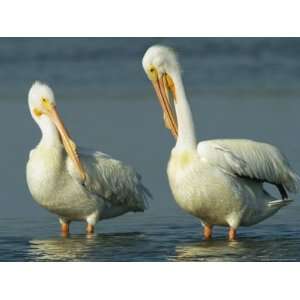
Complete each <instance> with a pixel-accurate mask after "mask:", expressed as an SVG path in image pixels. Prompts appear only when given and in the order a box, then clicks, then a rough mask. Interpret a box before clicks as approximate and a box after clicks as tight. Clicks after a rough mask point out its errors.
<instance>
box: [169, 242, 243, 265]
mask: <svg viewBox="0 0 300 300" xmlns="http://www.w3.org/2000/svg"><path fill="white" fill-rule="evenodd" d="M242 244H243V243H241V242H239V241H234V242H227V241H209V242H206V241H204V242H200V243H195V244H188V245H180V246H177V247H176V255H175V257H173V258H171V259H170V260H175V261H229V260H230V261H232V260H234V259H233V258H234V256H236V257H242V256H243V253H244V252H245V248H244V247H242Z"/></svg>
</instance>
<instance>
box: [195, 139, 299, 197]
mask: <svg viewBox="0 0 300 300" xmlns="http://www.w3.org/2000/svg"><path fill="white" fill-rule="evenodd" d="M197 150H198V153H199V155H200V157H201V158H204V159H206V160H207V161H209V163H211V164H213V165H215V166H217V167H218V168H220V169H222V170H223V171H224V172H226V173H229V174H231V175H234V176H241V177H248V178H250V179H255V180H259V181H266V182H269V183H273V184H276V185H283V186H284V187H285V188H286V189H287V190H288V191H290V192H297V190H298V186H299V180H300V178H299V176H298V175H297V174H296V173H294V171H293V170H292V169H291V167H290V165H289V163H288V161H287V159H286V158H285V157H284V155H283V154H282V153H281V152H280V151H279V150H278V149H277V148H276V147H274V146H272V145H269V144H265V143H259V142H255V141H251V140H238V139H236V140H234V139H232V140H230V139H228V140H210V141H204V142H201V143H199V144H198V147H197Z"/></svg>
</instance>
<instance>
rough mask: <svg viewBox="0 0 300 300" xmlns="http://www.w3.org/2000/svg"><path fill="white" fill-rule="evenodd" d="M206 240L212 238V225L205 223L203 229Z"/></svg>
mask: <svg viewBox="0 0 300 300" xmlns="http://www.w3.org/2000/svg"><path fill="white" fill-rule="evenodd" d="M203 235H204V240H206V241H209V240H211V238H212V225H208V224H205V225H204V229H203Z"/></svg>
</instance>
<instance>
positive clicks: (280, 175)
mask: <svg viewBox="0 0 300 300" xmlns="http://www.w3.org/2000/svg"><path fill="white" fill-rule="evenodd" d="M142 63H143V68H144V70H145V72H146V74H147V76H148V78H149V79H150V81H151V82H152V83H153V86H154V89H155V91H156V93H157V96H158V99H159V101H160V104H161V106H162V109H163V114H164V120H165V125H166V127H167V128H169V129H170V130H171V132H172V134H173V136H174V137H175V139H176V145H175V147H174V148H173V149H172V151H171V156H170V160H169V163H168V167H167V174H168V179H169V184H170V187H171V190H172V193H173V196H174V198H175V201H176V202H177V204H178V205H179V206H180V207H181V208H182V209H183V210H185V211H186V212H188V213H190V214H192V215H193V216H195V217H197V218H199V219H200V220H201V221H202V225H203V226H204V238H205V239H211V237H212V227H213V225H219V226H228V227H229V231H228V237H229V240H235V239H236V230H237V228H238V227H239V226H249V225H253V224H256V223H258V222H260V221H262V220H264V219H266V218H268V217H270V216H271V215H273V214H274V213H275V212H277V211H278V210H279V209H280V208H282V207H283V206H285V205H287V204H289V203H290V202H291V200H290V199H287V198H288V195H287V192H286V190H287V191H290V192H297V188H298V183H299V177H298V175H296V174H295V173H294V171H293V170H292V169H291V167H290V166H289V163H288V161H287V160H286V158H285V157H284V156H283V154H282V153H281V152H280V151H279V150H278V149H277V148H275V147H274V146H272V145H269V144H265V143H259V142H255V141H251V140H245V139H244V140H239V139H222V140H209V141H203V142H200V143H198V144H197V143H196V137H195V129H194V124H193V119H192V113H191V109H190V107H189V104H188V101H187V98H186V94H185V90H184V86H183V82H182V78H181V74H180V66H179V62H178V60H177V57H176V55H175V53H174V52H173V50H172V49H170V48H167V47H164V46H160V45H155V46H152V47H150V48H149V49H148V50H147V51H146V53H145V55H144V57H143V62H142ZM172 103H174V108H173V107H172V106H171V104H172ZM174 109H175V111H174ZM264 182H267V183H270V184H273V185H276V186H277V188H278V189H279V191H280V194H281V196H282V199H280V200H276V199H275V198H273V197H272V196H271V195H270V194H269V193H268V192H267V191H266V190H265V189H264V188H263V183H264Z"/></svg>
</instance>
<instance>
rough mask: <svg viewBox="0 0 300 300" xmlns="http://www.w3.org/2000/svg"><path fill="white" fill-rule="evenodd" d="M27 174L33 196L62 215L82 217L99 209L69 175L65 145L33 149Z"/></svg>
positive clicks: (73, 217) (41, 203)
mask: <svg viewBox="0 0 300 300" xmlns="http://www.w3.org/2000/svg"><path fill="white" fill-rule="evenodd" d="M26 176H27V183H28V187H29V190H30V192H31V194H32V196H33V198H34V199H35V200H36V201H37V202H38V203H39V204H40V205H41V206H43V207H45V208H47V209H48V210H50V211H52V212H54V213H56V214H58V215H60V216H65V217H70V218H72V219H81V218H84V216H86V215H89V214H90V213H92V212H93V211H94V210H95V208H96V202H95V201H94V200H93V199H92V198H91V199H90V197H89V196H88V195H87V193H86V192H85V191H84V190H83V189H82V187H81V186H80V184H79V183H77V182H76V181H75V180H73V178H72V177H71V176H70V175H69V173H68V171H67V169H66V154H65V153H64V151H63V148H54V147H52V148H51V149H49V148H45V147H43V146H38V147H37V148H35V149H34V150H32V151H31V153H30V157H29V161H28V163H27V168H26Z"/></svg>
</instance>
